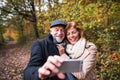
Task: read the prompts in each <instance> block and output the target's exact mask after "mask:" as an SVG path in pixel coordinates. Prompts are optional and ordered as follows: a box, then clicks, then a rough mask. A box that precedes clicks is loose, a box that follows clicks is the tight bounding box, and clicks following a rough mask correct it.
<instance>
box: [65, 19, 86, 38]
mask: <svg viewBox="0 0 120 80" xmlns="http://www.w3.org/2000/svg"><path fill="white" fill-rule="evenodd" d="M70 28H75V29H76V30H77V31H78V32H79V37H80V38H85V33H84V29H83V27H82V26H81V25H79V24H77V23H76V22H74V21H71V22H68V23H67V26H66V28H65V34H67V31H68V30H69V29H70Z"/></svg>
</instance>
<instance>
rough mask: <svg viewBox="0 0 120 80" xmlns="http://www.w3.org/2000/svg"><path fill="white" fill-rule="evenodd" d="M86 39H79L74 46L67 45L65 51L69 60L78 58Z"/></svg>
mask: <svg viewBox="0 0 120 80" xmlns="http://www.w3.org/2000/svg"><path fill="white" fill-rule="evenodd" d="M85 44H86V39H85V38H81V39H80V40H79V41H78V42H77V43H76V44H74V45H72V44H67V46H66V51H67V53H68V54H69V56H70V57H71V58H78V57H80V56H81V55H82V54H83V52H84V49H85Z"/></svg>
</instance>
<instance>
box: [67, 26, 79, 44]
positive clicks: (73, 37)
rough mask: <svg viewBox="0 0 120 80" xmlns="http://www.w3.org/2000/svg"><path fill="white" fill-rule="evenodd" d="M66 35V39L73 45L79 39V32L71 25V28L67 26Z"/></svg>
mask: <svg viewBox="0 0 120 80" xmlns="http://www.w3.org/2000/svg"><path fill="white" fill-rule="evenodd" d="M66 36H67V39H68V41H69V42H70V43H71V44H73V45H74V44H75V43H76V42H77V41H78V40H79V38H80V36H79V32H78V31H77V29H75V28H73V27H71V28H69V29H68V30H67V34H66Z"/></svg>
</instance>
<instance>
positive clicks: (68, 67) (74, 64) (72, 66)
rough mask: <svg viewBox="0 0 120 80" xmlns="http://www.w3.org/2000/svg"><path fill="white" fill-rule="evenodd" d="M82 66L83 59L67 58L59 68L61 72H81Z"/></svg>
mask: <svg viewBox="0 0 120 80" xmlns="http://www.w3.org/2000/svg"><path fill="white" fill-rule="evenodd" d="M82 66H83V61H82V60H78V59H67V60H65V61H64V62H63V63H62V65H61V67H60V68H59V69H60V71H61V72H65V73H66V72H67V73H69V72H81V71H82Z"/></svg>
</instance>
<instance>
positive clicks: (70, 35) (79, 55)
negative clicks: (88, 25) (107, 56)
mask: <svg viewBox="0 0 120 80" xmlns="http://www.w3.org/2000/svg"><path fill="white" fill-rule="evenodd" d="M65 32H66V38H67V46H66V49H65V50H66V53H67V54H68V55H67V54H66V53H65V51H64V48H63V47H62V46H61V45H58V50H59V53H60V55H61V57H63V58H65V59H69V58H72V59H79V60H83V69H82V72H75V73H72V74H73V76H74V77H75V78H76V80H97V78H96V74H95V71H94V70H95V63H96V52H97V48H96V46H95V44H93V43H92V42H88V41H87V40H86V38H85V33H84V30H83V28H82V26H80V25H78V24H77V23H76V22H73V21H72V22H68V23H67V27H66V29H65Z"/></svg>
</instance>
